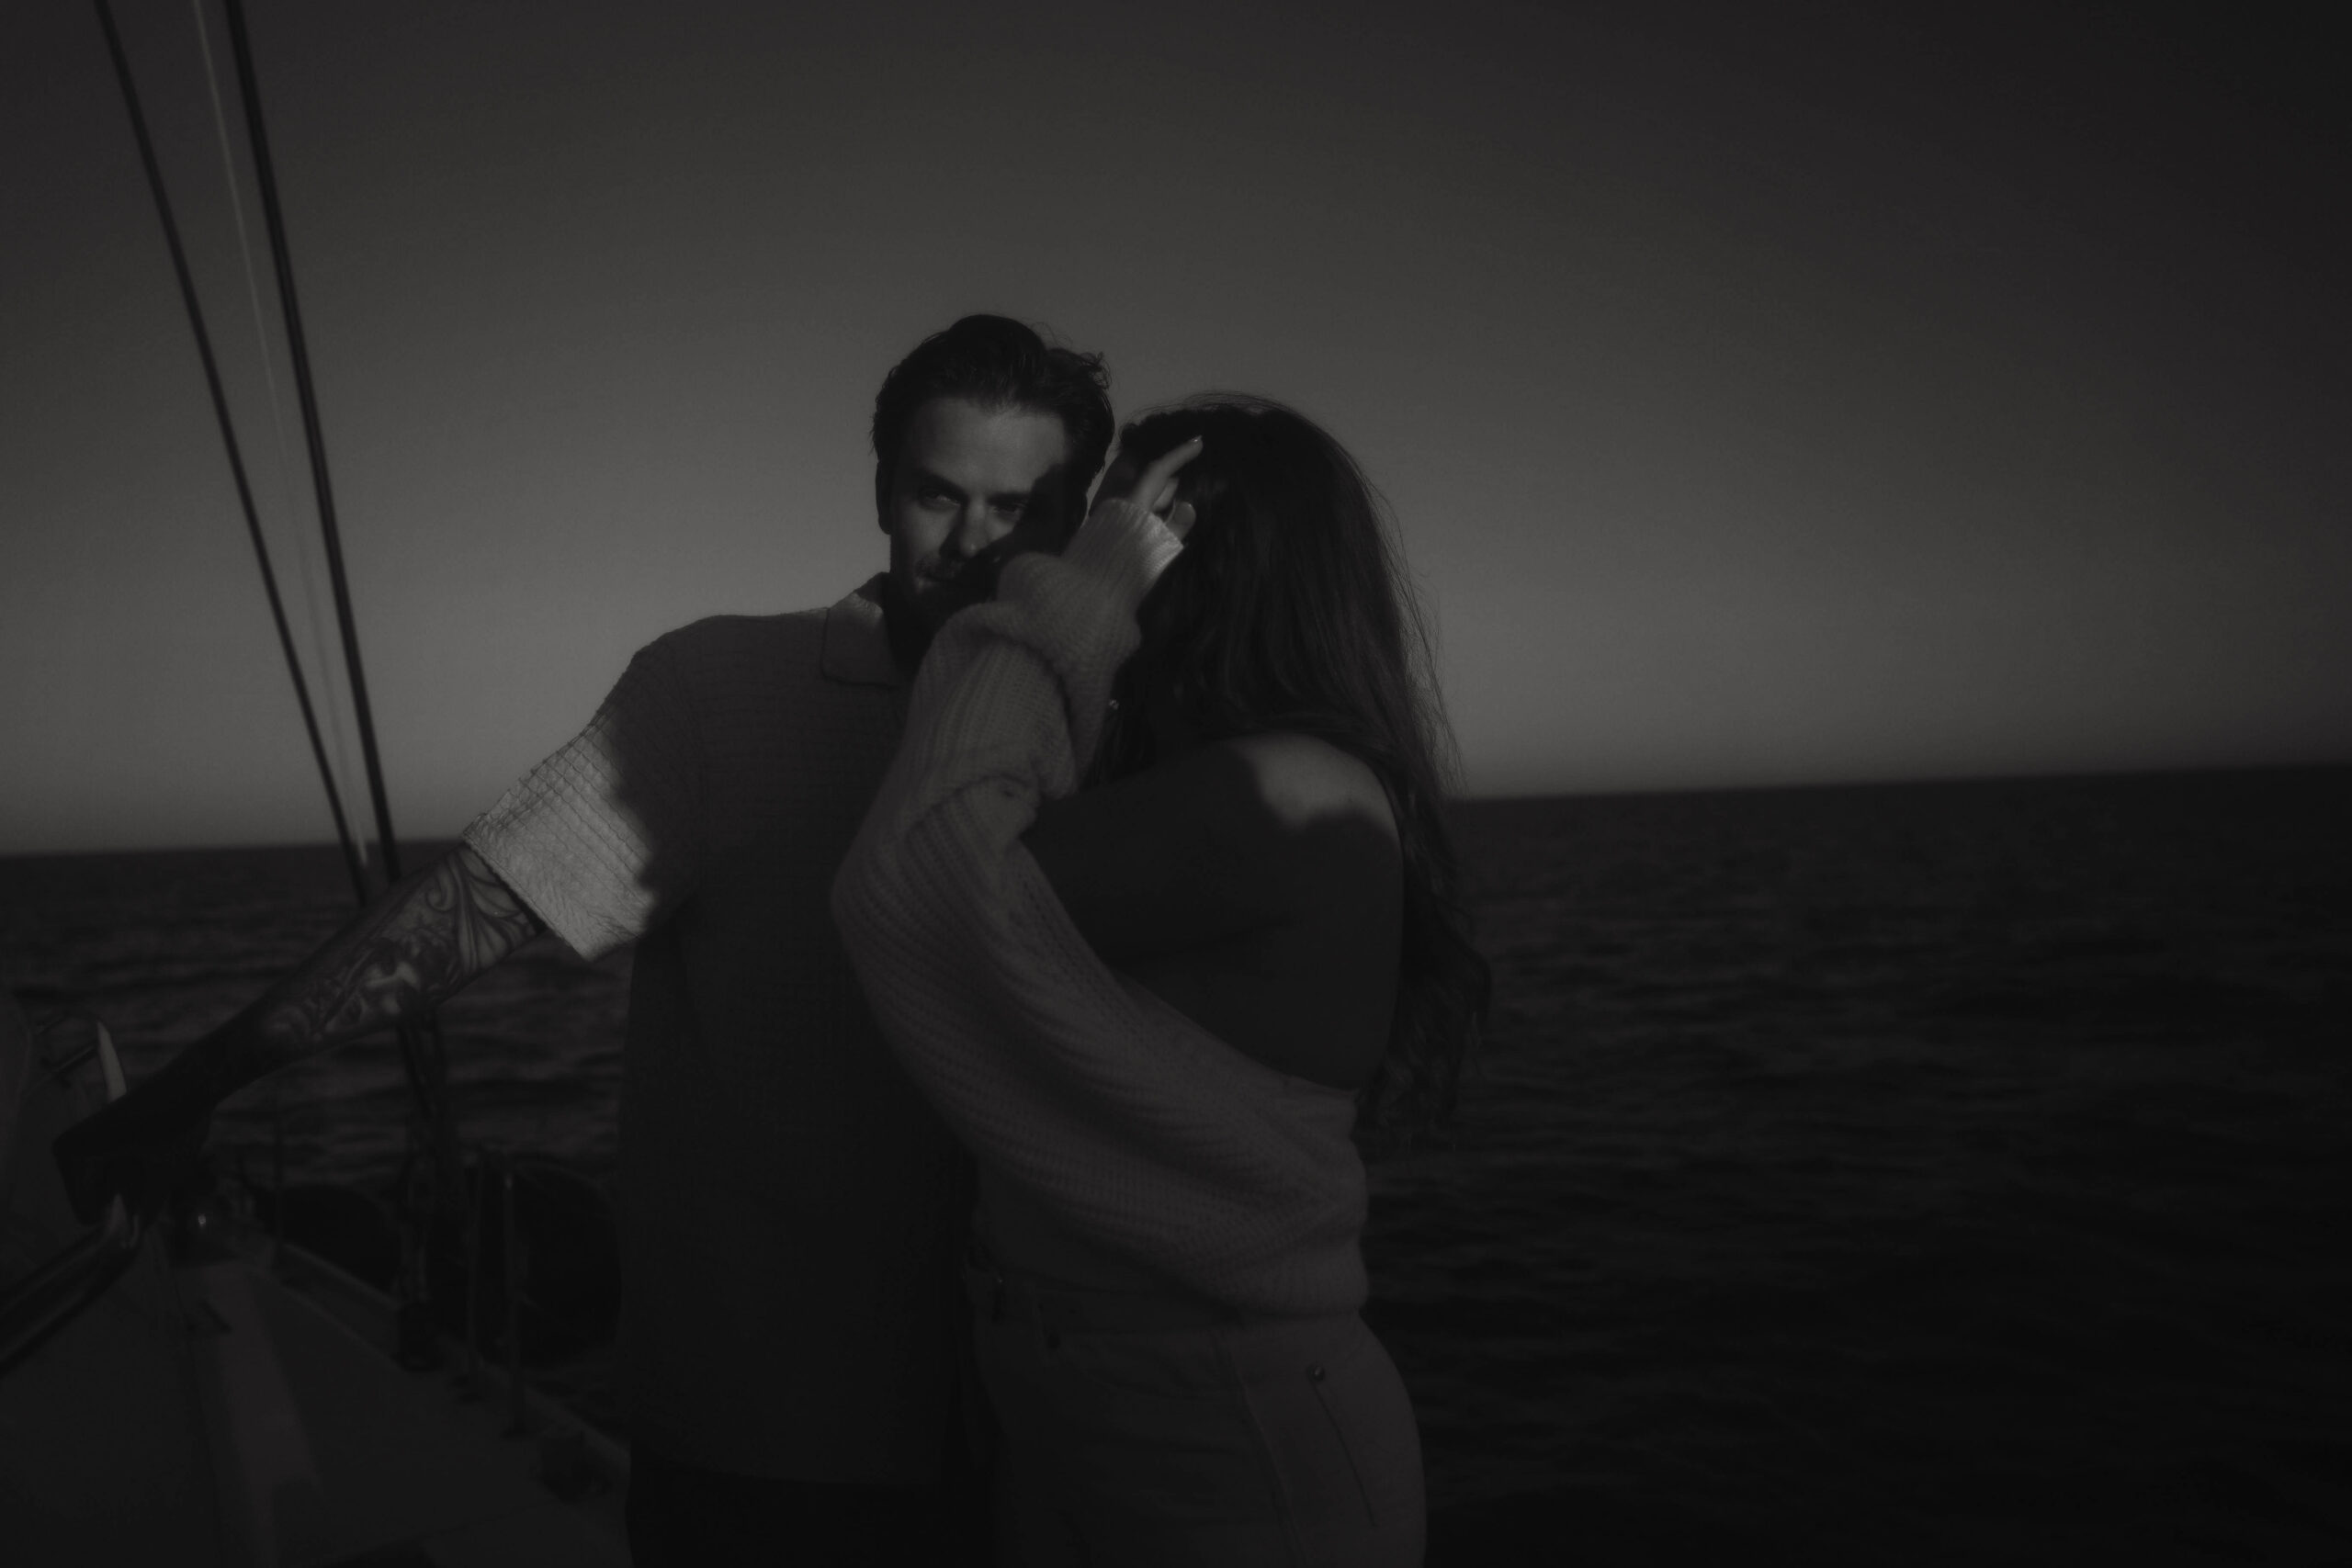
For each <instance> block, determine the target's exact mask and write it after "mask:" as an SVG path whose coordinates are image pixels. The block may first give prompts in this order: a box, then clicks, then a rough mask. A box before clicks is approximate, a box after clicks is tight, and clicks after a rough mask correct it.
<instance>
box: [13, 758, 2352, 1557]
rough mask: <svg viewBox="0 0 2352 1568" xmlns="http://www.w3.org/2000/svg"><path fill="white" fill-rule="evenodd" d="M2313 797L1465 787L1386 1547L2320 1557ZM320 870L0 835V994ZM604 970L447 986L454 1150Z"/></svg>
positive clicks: (384, 1062)
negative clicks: (76, 849) (1448, 1044)
mask: <svg viewBox="0 0 2352 1568" xmlns="http://www.w3.org/2000/svg"><path fill="white" fill-rule="evenodd" d="M2347 807H2352V770H2346V769H2306V770H2295V771H2285V772H2265V773H2210V774H2181V775H2150V776H2142V777H2122V778H2109V779H2092V780H2066V781H2039V782H2020V783H1999V784H1952V785H1929V786H1899V787H1871V788H1854V789H1825V790H1793V791H1777V792H1765V793H1746V794H1725V795H1657V796H1623V797H1596V798H1568V799H1558V800H1540V801H1515V802H1492V803H1478V804H1472V805H1467V806H1464V807H1461V808H1460V809H1459V814H1458V832H1459V835H1460V840H1461V849H1462V852H1463V856H1464V863H1465V865H1466V867H1467V870H1468V874H1469V878H1470V882H1471V886H1472V888H1473V891H1474V895H1475V903H1476V911H1477V915H1478V919H1479V923H1480V932H1481V942H1482V945H1483V946H1484V947H1485V948H1486V950H1487V953H1488V954H1489V956H1490V957H1491V958H1492V959H1493V961H1494V964H1495V976H1496V1005H1495V1010H1494V1016H1493V1018H1492V1021H1491V1027H1490V1031H1489V1034H1488V1038H1487V1042H1486V1043H1485V1045H1484V1047H1483V1050H1482V1052H1481V1054H1480V1056H1479V1058H1478V1061H1477V1063H1476V1067H1475V1070H1474V1072H1473V1075H1472V1077H1470V1079H1469V1081H1468V1083H1467V1085H1466V1087H1465V1090H1464V1097H1463V1104H1462V1109H1461V1112H1460V1115H1459V1118H1458V1120H1457V1122H1456V1125H1455V1127H1454V1129H1453V1138H1452V1142H1451V1145H1449V1146H1445V1147H1442V1148H1433V1149H1430V1150H1428V1151H1425V1152H1422V1153H1419V1154H1416V1155H1413V1156H1407V1157H1404V1158H1401V1159H1397V1160H1395V1161H1391V1162H1388V1163H1385V1164H1384V1165H1382V1166H1380V1167H1378V1168H1376V1169H1375V1172H1374V1211H1373V1221H1372V1225H1371V1228H1370V1230H1369V1232H1368V1233H1367V1235H1366V1237H1365V1250H1366V1257H1367V1261H1368V1262H1369V1264H1370V1266H1371V1269H1372V1274H1373V1279H1374V1297H1373V1301H1372V1303H1371V1305H1370V1307H1369V1308H1368V1309H1367V1313H1366V1315H1367V1317H1368V1318H1369V1320H1370V1321H1371V1322H1372V1323H1373V1325H1374V1327H1375V1328H1376V1329H1377V1330H1378V1331H1379V1332H1380V1333H1381V1335H1382V1337H1384V1339H1385V1341H1386V1342H1387V1343H1388V1345H1389V1347H1390V1348H1391V1350H1392V1352H1393V1353H1394V1354H1395V1356H1396V1359H1397V1363H1398V1365H1399V1366H1400V1368H1401V1369H1402V1370H1403V1371H1404V1373H1405V1376H1406V1380H1407V1382H1408V1386H1409V1387H1410V1388H1411V1390H1412V1393H1413V1396H1414V1399H1415V1402H1416V1405H1417V1408H1418V1411H1419V1416H1420V1420H1421V1426H1422V1436H1423V1442H1424V1446H1425V1449H1426V1451H1427V1456H1428V1467H1429V1477H1430V1501H1431V1506H1432V1519H1431V1550H1430V1561H1431V1562H1432V1563H1436V1564H1444V1563H1483V1562H1493V1563H1501V1562H1519V1561H1531V1562H1566V1561H1583V1562H1683V1561H1692V1560H1703V1559H1706V1558H1710V1557H1713V1556H1717V1555H1720V1556H1723V1557H1724V1558H1731V1557H1734V1556H1735V1555H1736V1556H1738V1557H1741V1558H1745V1559H1749V1560H1753V1559H1756V1558H1758V1557H1762V1558H1764V1559H1766V1560H1773V1561H1779V1560H1790V1561H1811V1562H1905V1563H1910V1562H1951V1563H1977V1562H2018V1563H2043V1562H2047V1563H2061V1562H2140V1563H2158V1562H2278V1563H2312V1564H2317V1563H2324V1562H2346V1561H2352V1483H2347V1479H2346V1478H2352V1314H2348V1313H2347V1309H2352V1249H2347V1245H2346V1241H2345V1239H2344V1238H2345V1237H2346V1236H2347V1235H2352V811H2347ZM413 853H421V851H419V852H413ZM348 905H349V895H348V892H347V890H346V889H345V888H344V886H343V885H342V882H341V875H340V872H339V871H338V869H337V863H336V860H335V858H334V855H333V853H332V852H318V851H314V850H296V851H239V852H191V853H187V854H143V855H131V856H118V857H74V858H70V859H52V860H16V861H0V983H5V984H6V985H8V986H9V987H12V988H13V989H15V990H16V992H17V995H18V996H19V998H21V999H23V1000H24V1001H25V1003H26V1004H27V1006H28V1008H31V1009H33V1010H37V1011H38V1010H41V1009H43V1008H51V1007H68V1006H70V1007H80V1008H87V1009H90V1010H94V1011H96V1012H97V1013H98V1014H99V1015H100V1016H101V1017H103V1018H104V1019H105V1020H106V1021H107V1023H108V1024H109V1025H110V1027H111V1028H112V1029H113V1030H114V1032H116V1034H117V1036H118V1038H119V1040H120V1041H121V1042H122V1043H123V1045H124V1047H125V1055H126V1059H127V1062H128V1064H129V1066H130V1071H131V1073H132V1075H133V1077H134V1079H135V1078H136V1077H137V1075H138V1073H139V1072H140V1071H141V1069H142V1068H143V1067H146V1066H151V1065H152V1064H153V1063H154V1062H155V1061H157V1060H159V1059H160V1058H161V1057H162V1056H163V1055H167V1054H168V1053H169V1052H170V1051H171V1050H172V1049H174V1048H175V1046H176V1045H177V1044H179V1043H183V1042H185V1041H186V1040H187V1039H189V1038H191V1037H192V1036H193V1035H195V1034H196V1033H198V1032H200V1031H202V1030H203V1029H205V1028H207V1027H209V1026H210V1025H211V1024H214V1023H216V1022H218V1021H220V1020H221V1019H223V1018H225V1017H226V1016H228V1015H229V1014H230V1013H232V1011H234V1010H236V1008H238V1007H239V1006H241V1005H243V1003H244V1002H245V1001H247V1000H248V999H250V998H251V997H252V996H253V995H254V993H255V992H257V991H258V990H259V989H260V987H262V986H263V985H265V984H266V982H267V981H268V980H269V979H270V978H272V977H273V976H275V975H277V973H279V972H280V971H282V970H283V969H284V968H285V967H287V966H288V965H289V964H292V963H293V962H294V961H295V960H297V959H298V958H300V956H301V955H302V954H303V953H305V952H306V951H308V949H309V948H310V947H311V945H312V944H313V943H315V942H317V941H319V940H320V939H321V938H322V937H323V936H324V935H325V934H327V933H328V932H329V931H332V930H333V929H334V927H335V925H337V924H338V923H339V922H340V921H341V920H342V919H345V917H346V916H347V913H348ZM627 974H628V971H627V958H626V955H620V956H617V957H616V958H615V959H613V960H610V961H607V962H605V963H603V964H596V965H582V964H579V963H577V962H576V961H574V960H572V959H571V957H570V956H569V955H568V954H567V953H564V952H563V951H562V950H561V949H560V947H558V946H555V945H554V944H552V943H546V944H541V945H538V946H535V947H534V948H533V949H530V950H527V951H526V953H524V954H523V955H521V956H520V957H519V958H518V959H517V960H515V961H513V962H510V963H509V964H507V965H505V966H503V968H502V969H500V970H498V971H496V972H494V973H493V974H492V975H491V976H487V977H485V978H484V979H483V980H482V981H481V982H480V983H478V984H477V985H476V986H475V987H473V988H472V989H471V990H469V992H467V993H466V994H465V995H464V996H463V997H461V998H458V1000H456V1001H455V1002H453V1003H452V1004H451V1005H450V1006H449V1007H448V1008H447V1010H445V1011H444V1014H443V1026H444V1030H445V1033H446V1036H447V1040H448V1048H449V1056H450V1061H451V1066H452V1083H453V1089H452V1094H453V1100H454V1103H455V1105H456V1108H457V1113H458V1117H459V1121H460V1128H461V1134H462V1135H463V1136H465V1137H467V1138H468V1139H470V1140H479V1141H484V1142H491V1143H496V1144H499V1145H504V1146H507V1147H510V1148H518V1149H526V1150H529V1151H532V1152H536V1153H541V1154H546V1155H549V1156H554V1157H558V1158H560V1159H563V1160H565V1161H567V1162H570V1163H571V1164H573V1165H576V1166H577V1167H579V1168H582V1169H583V1170H586V1171H588V1172H590V1173H592V1174H597V1175H604V1174H606V1173H608V1172H609V1171H610V1169H611V1166H612V1158H613V1129H614V1107H615V1103H616V1097H617V1093H618V1088H619V1041H620V1031H621V1020H622V1013H623V1009H624V1005H625V995H626V990H627ZM406 1111H407V1100H406V1090H405V1089H404V1087H403V1084H402V1080H401V1074H400V1070H399V1067H398V1065H397V1063H396V1061H395V1059H394V1057H393V1055H392V1053H391V1051H390V1048H389V1046H388V1045H385V1046H376V1045H370V1044H366V1043H363V1044H360V1045H356V1046H353V1047H349V1048H347V1049H345V1051H343V1052H342V1053H339V1054H337V1055H331V1056H327V1057H323V1058H320V1059H318V1060H315V1061H313V1062H311V1063H309V1064H305V1065H303V1066H300V1067H298V1068H296V1069H294V1070H292V1071H289V1072H288V1073H287V1074H285V1075H283V1076H281V1077H279V1078H277V1079H275V1080H271V1081H269V1082H266V1083H265V1084H261V1085H256V1086H254V1088H252V1089H248V1090H246V1091H245V1092H244V1093H243V1095H241V1096H240V1097H238V1099H237V1100H234V1101H232V1103H231V1104H230V1105H228V1106H227V1107H224V1108H223V1110H222V1112H221V1114H220V1116H219V1117H218V1118H217V1119H216V1122H215V1137H216V1141H217V1142H218V1143H220V1145H223V1146H226V1147H229V1148H232V1149H233V1148H236V1147H239V1146H242V1147H244V1148H246V1149H248V1150H249V1151H252V1152H253V1153H254V1155H255V1156H257V1157H261V1158H265V1159H266V1150H267V1148H268V1146H269V1143H270V1140H271V1138H272V1137H273V1136H274V1135H275V1134H277V1133H278V1132H279V1131H280V1130H281V1129H282V1131H283V1135H284V1137H285V1140H286V1145H287V1147H288V1156H289V1175H290V1176H291V1177H292V1178H293V1179H299V1180H333V1181H344V1182H351V1183H356V1184H362V1185H367V1184H379V1183H381V1182H383V1181H384V1180H385V1179H387V1178H388V1177H389V1176H390V1172H391V1171H392V1170H393V1169H394V1168H396V1166H397V1164H398V1161H399V1157H400V1153H401V1138H402V1131H401V1129H402V1123H403V1120H404V1117H405V1115H406ZM265 1168H266V1167H265Z"/></svg>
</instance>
